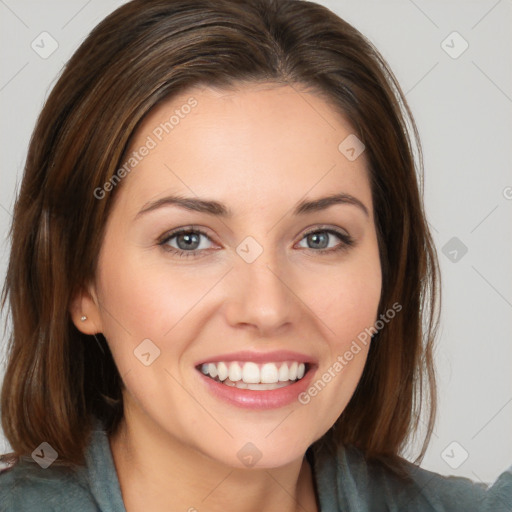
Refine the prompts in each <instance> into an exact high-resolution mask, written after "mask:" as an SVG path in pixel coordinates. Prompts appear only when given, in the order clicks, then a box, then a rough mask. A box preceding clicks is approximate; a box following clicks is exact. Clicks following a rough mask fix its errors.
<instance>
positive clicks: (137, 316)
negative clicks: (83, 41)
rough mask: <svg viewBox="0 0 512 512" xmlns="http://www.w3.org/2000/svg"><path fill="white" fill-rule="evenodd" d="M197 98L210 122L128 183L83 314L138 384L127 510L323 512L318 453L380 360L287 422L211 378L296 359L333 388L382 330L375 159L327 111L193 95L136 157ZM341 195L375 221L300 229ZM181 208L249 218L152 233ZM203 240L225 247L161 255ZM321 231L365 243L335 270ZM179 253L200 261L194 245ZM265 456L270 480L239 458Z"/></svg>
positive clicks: (166, 140) (318, 101)
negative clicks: (248, 361) (290, 356)
mask: <svg viewBox="0 0 512 512" xmlns="http://www.w3.org/2000/svg"><path fill="white" fill-rule="evenodd" d="M191 96H193V97H194V98H195V99H196V100H197V102H198V103H197V106H196V107H195V108H193V109H191V112H190V113H189V114H188V115H186V116H184V117H183V119H180V122H179V124H178V125H177V126H175V128H174V129H173V131H172V132H171V133H169V134H166V135H165V136H164V137H163V139H162V141H160V142H158V144H157V146H156V147H155V148H154V149H152V150H151V151H150V153H149V154H148V155H147V156H146V157H145V158H144V159H142V161H141V162H140V163H138V164H137V166H136V167H134V168H133V170H132V171H131V172H130V173H129V175H128V176H126V177H125V178H124V180H123V181H122V183H121V185H118V186H119V187H120V188H119V190H116V194H117V198H116V201H115V203H114V207H113V209H112V211H111V213H110V216H109V219H108V221H107V226H106V231H105V238H104V241H103V245H102V249H101V252H100V255H99V261H98V268H97V275H96V278H95V282H94V283H91V285H90V287H89V288H88V289H87V290H84V291H83V292H82V293H81V294H80V295H79V296H77V297H76V298H75V300H74V301H73V306H72V314H73V319H74V322H75V325H76V326H77V327H78V328H79V329H80V330H82V331H83V332H85V333H87V334H92V333H97V332H102V333H103V334H104V335H105V337H106V339H107V341H108V344H109V346H110V349H111V351H112V354H113V357H114V360H115V362H116V365H117V367H118V368H119V372H120V375H121V376H122V378H123V382H124V384H125V386H126V389H125V390H124V404H125V405H124V406H125V416H124V419H123V421H122V424H121V428H120V429H119V431H118V433H116V435H115V436H113V437H112V438H111V439H110V443H111V448H112V454H113V458H114V462H115V465H116V469H117V472H118V477H119V481H120V486H121V490H122V494H123V499H124V501H125V505H126V509H127V511H128V512H130V511H137V510H152V511H157V512H158V511H164V510H166V511H167V510H171V509H172V510H183V511H186V510H190V511H192V510H194V508H195V509H197V510H198V511H201V512H202V511H204V510H208V511H221V510H230V509H232V508H233V504H234V503H236V509H237V510H238V511H239V512H245V511H255V510H258V511H263V512H266V511H270V510H273V511H275V510H282V511H284V512H289V511H295V510H304V509H305V510H307V511H314V510H317V506H318V505H317V503H316V499H315V491H314V484H313V475H312V472H311V468H310V467H309V464H308V463H307V462H306V460H305V458H304V454H305V451H306V449H307V448H308V446H310V445H311V444H312V443H313V442H314V441H315V440H317V439H318V438H320V437H321V436H322V435H323V434H324V433H325V432H326V431H327V430H328V429H329V428H330V427H331V426H332V424H333V423H334V422H335V421H336V419H337V418H338V417H339V415H340V414H341V413H342V411H343V410H344V408H345V407H346V405H347V403H348V401H349V400H350V398H351V396H352V394H353V392H354V390H355V388H356V385H357V383H358V381H359V379H360V376H361V374H362V371H363V368H364V364H365V361H366V356H367V353H368V348H369V345H367V346H366V347H364V346H362V350H361V351H360V352H359V353H358V354H357V355H356V356H354V358H353V359H352V361H350V363H349V364H347V365H346V366H345V367H344V369H343V370H342V371H341V372H339V373H337V374H336V377H335V378H333V379H332V380H331V382H330V383H328V385H326V386H325V388H324V389H323V390H322V391H321V392H320V393H318V395H317V396H316V397H314V398H312V399H311V401H310V402H309V403H308V404H307V405H302V404H301V403H299V401H294V402H293V403H292V404H291V405H288V406H285V407H280V408H277V409H269V410H247V409H243V410H242V409H240V408H238V407H236V406H234V405H231V404H228V403H225V402H223V401H221V400H219V399H218V398H216V397H214V396H212V395H211V394H210V393H209V392H208V391H207V390H206V388H205V386H204V385H201V378H202V377H201V376H200V375H199V373H198V371H197V370H196V369H195V368H194V365H195V364H196V363H197V362H198V361H200V360H201V359H203V360H204V359H207V358H210V357H213V356H215V355H218V354H223V353H230V352H236V351H240V350H251V351H255V352H267V351H271V350H293V351H297V352H300V353H303V354H307V355H308V356H311V357H312V358H314V359H315V360H316V361H317V362H318V368H317V369H316V372H317V373H316V378H319V377H320V376H321V375H322V374H323V373H324V372H326V371H327V370H328V368H330V367H332V365H333V363H334V362H335V361H336V358H337V356H339V355H341V354H343V353H345V351H346V350H348V349H349V347H350V344H351V342H352V340H354V339H356V337H357V335H358V334H359V333H360V332H362V331H363V330H364V328H365V327H369V326H371V325H373V324H374V322H375V320H376V318H377V308H378V303H379V298H380V294H381V286H382V282H381V277H382V276H381V266H380V261H379V252H378V244H377V236H376V231H375V223H374V217H373V207H372V197H371V191H370V184H369V180H368V174H367V170H366V161H365V154H364V153H363V154H362V155H361V156H360V157H359V158H357V159H356V160H354V161H352V162H351V161H349V160H348V159H347V158H346V157H345V156H344V155H343V154H342V153H340V151H339V150H338V145H339V144H340V142H341V141H342V140H343V139H345V137H347V136H348V135H349V134H351V133H353V130H352V129H351V127H350V126H349V124H348V123H347V121H346V120H344V119H343V118H341V117H340V116H339V115H338V114H336V113H335V111H334V109H333V108H332V107H330V106H329V105H328V104H327V103H326V102H325V100H323V99H322V98H320V97H319V96H317V95H315V94H313V93H311V92H306V91H304V90H300V89H298V88H297V87H294V88H291V87H289V86H276V85H275V84H258V85H256V84H252V85H243V86H241V87H238V88H237V89H234V90H229V91H227V90H217V89H212V88H208V87H202V88H194V89H191V90H189V91H187V92H186V93H184V94H182V95H181V96H179V97H174V98H173V99H172V100H170V101H168V102H166V103H164V104H161V105H160V106H158V107H157V108H155V109H154V110H153V111H151V112H150V114H149V115H148V116H147V117H146V119H145V120H144V123H143V124H142V125H141V127H140V128H139V130H138V132H137V133H136V136H135V138H134V141H133V147H132V149H133V148H135V149H136V148H139V147H140V146H142V145H143V144H144V143H145V142H146V140H147V137H148V135H150V136H151V134H152V133H153V130H154V129H155V127H157V126H158V125H159V124H160V123H161V122H163V121H165V120H168V119H169V117H170V116H171V115H172V114H173V112H174V111H175V110H176V109H179V108H180V107H181V106H182V105H184V104H185V103H186V102H187V99H188V98H190V97H191ZM153 138H154V136H153ZM334 192H343V193H346V194H350V195H352V196H354V197H356V198H357V199H358V200H359V201H360V202H361V203H363V204H364V205H365V207H366V208H367V210H368V215H367V214H365V213H364V211H363V210H362V209H361V208H359V207H357V206H354V205H351V204H337V205H333V206H331V207H329V208H327V209H324V210H322V211H316V212H311V213H307V214H305V215H300V216H299V215H293V214H292V211H293V209H294V207H295V205H296V204H297V203H298V202H300V201H301V200H304V199H308V200H312V199H317V198H320V197H324V196H328V195H331V194H333V193H334ZM169 194H183V195H186V196H191V197H200V198H203V199H213V200H216V201H219V202H222V203H224V204H225V205H226V207H229V208H230V209H231V210H232V211H233V217H232V218H219V217H217V216H214V215H211V214H208V213H204V212H194V211H188V210H186V209H183V208H180V207H178V206H172V205H168V206H165V207H162V208H159V209H155V210H153V211H151V212H148V213H145V214H143V215H141V216H140V217H138V218H137V219H135V217H136V215H137V213H138V212H139V211H140V210H141V209H143V208H144V207H145V206H146V205H147V204H148V203H149V202H151V201H154V200H157V199H160V198H162V197H165V196H167V195H169ZM190 225H194V226H196V227H199V228H200V229H202V230H204V231H206V232H207V235H208V237H204V236H201V238H200V239H201V245H200V246H199V249H197V251H198V254H200V255H199V256H198V257H188V258H184V257H180V256H177V255H174V254H172V253H170V252H168V251H166V250H165V249H164V247H163V246H161V245H159V244H158V240H159V239H160V238H161V237H162V235H163V234H165V233H166V232H169V231H170V230H172V229H175V228H180V227H189V226H190ZM312 228H315V229H316V228H318V229H316V231H319V232H321V233H320V234H322V233H323V234H324V236H328V237H329V238H328V248H330V249H332V248H334V247H336V246H340V244H343V241H342V240H341V239H339V238H338V237H337V236H336V235H325V231H322V228H323V229H325V228H331V229H338V230H339V231H341V232H342V233H348V234H349V235H350V236H351V237H352V238H353V239H354V245H352V246H350V247H345V248H344V250H340V251H336V252H330V253H326V254H321V253H319V252H318V251H319V249H318V248H317V247H318V246H315V244H314V241H313V242H312V241H311V240H310V239H308V237H306V236H305V234H306V233H307V232H308V231H309V230H310V229H312ZM247 236H252V237H253V238H254V239H255V240H256V241H257V242H258V243H259V244H260V246H261V247H262V248H263V252H262V254H261V255H260V256H259V257H258V258H257V259H256V260H255V261H254V262H252V263H247V262H246V261H245V260H244V259H242V258H241V257H240V256H239V255H238V254H237V252H236V248H237V246H238V245H239V244H240V243H241V242H242V241H243V240H244V239H245V238H246V237H247ZM169 245H170V246H171V247H174V248H181V249H182V250H184V249H183V247H185V248H186V244H185V243H184V242H183V241H181V244H180V245H178V240H177V238H176V237H174V238H173V239H171V240H169V241H168V242H167V246H169ZM195 247H197V246H195ZM82 315H86V316H87V320H86V321H85V322H83V321H80V317H81V316H82ZM147 338H149V339H150V340H151V341H152V343H154V344H155V345H156V346H157V347H158V348H159V350H160V356H159V357H158V358H157V359H155V360H154V362H153V363H152V364H150V365H149V366H145V365H144V364H142V363H141V362H140V361H139V360H138V359H137V358H136V357H135V356H134V350H135V349H136V347H137V346H138V345H139V344H140V343H141V341H142V340H144V339H147ZM316 378H315V380H316ZM248 442H251V443H253V444H254V445H255V446H256V447H257V448H258V450H259V451H260V452H261V454H262V457H261V459H260V460H259V461H258V463H257V464H256V465H255V466H254V467H252V468H248V467H246V466H244V464H243V463H242V462H241V461H240V460H239V458H238V457H237V453H238V451H239V450H240V449H241V448H242V447H243V446H244V445H245V444H246V443H248Z"/></svg>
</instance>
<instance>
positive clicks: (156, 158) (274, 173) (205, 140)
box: [123, 84, 371, 212]
mask: <svg viewBox="0 0 512 512" xmlns="http://www.w3.org/2000/svg"><path fill="white" fill-rule="evenodd" d="M349 136H353V129H352V128H351V126H350V124H349V123H348V122H347V120H346V119H345V118H343V117H342V116H341V115H339V114H338V113H337V112H336V111H335V109H334V108H333V107H332V105H330V104H328V103H327V102H326V101H325V100H324V99H322V98H321V97H320V96H318V95H316V94H314V93H312V92H306V91H305V90H304V89H303V88H302V89H301V88H299V87H298V86H293V87H292V86H288V85H285V86H276V85H275V84H258V85H254V84H253V85H244V86H240V87H237V88H236V89H229V90H226V89H217V88H212V87H196V88H191V89H189V90H188V91H186V92H184V93H182V94H180V95H179V96H175V97H173V98H172V99H169V100H167V101H165V102H163V103H161V104H159V105H158V106H156V107H155V108H154V109H153V110H152V111H151V112H150V113H149V114H148V115H147V116H146V118H145V119H144V121H143V123H142V124H141V125H140V127H139V128H138V130H137V132H136V133H135V136H134V138H133V140H132V144H131V148H130V150H129V151H128V153H127V155H126V158H125V160H126V161H128V160H129V158H130V155H133V153H134V152H135V153H138V154H139V159H138V160H137V161H135V160H132V164H134V165H133V167H132V170H131V171H130V172H129V175H128V176H127V178H125V180H124V181H125V182H124V183H123V188H125V191H124V192H123V194H124V195H125V199H127V198H129V199H130V202H131V203H133V204H138V205H140V204H141V203H143V202H145V201H147V200H149V199H155V198H157V197H158V196H159V195H165V194H166V193H184V194H186V195H188V196H190V195H199V196H208V197H211V198H215V199H218V200H220V201H223V202H226V203H227V204H230V205H233V207H232V209H233V211H235V212H236V211H237V207H238V208H239V209H240V210H243V209H244V208H245V207H247V205H248V204H252V205H255V204H259V205H260V206H261V207H265V206H268V204H269V203H272V202H275V201H276V200H277V201H282V198H283V197H284V196H286V197H290V198H293V199H295V200H296V201H298V200H300V199H301V198H303V197H305V196H308V197H313V196H315V195H319V194H325V193H335V192H340V191H341V192H345V193H352V194H354V195H356V194H357V195H358V197H359V198H360V199H361V200H363V201H365V202H366V204H367V205H368V207H369V209H371V194H370V188H369V182H368V173H367V169H366V160H365V154H364V152H363V153H362V154H361V155H360V157H358V158H357V159H355V160H353V161H352V160H349V159H348V158H347V157H346V156H345V154H344V153H343V152H341V151H340V149H339V146H340V143H342V141H344V140H346V139H347V137H349ZM144 147H146V148H148V149H146V150H144ZM142 153H144V155H145V156H143V157H140V155H141V154H142ZM132 158H133V157H132Z"/></svg>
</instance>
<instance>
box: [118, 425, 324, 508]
mask: <svg viewBox="0 0 512 512" xmlns="http://www.w3.org/2000/svg"><path fill="white" fill-rule="evenodd" d="M110 446H111V450H112V456H113V459H114V464H115V466H116V471H117V475H118V479H119V484H120V487H121V492H122V496H123V501H124V503H125V508H126V512H136V511H139V510H151V511H154V512H160V511H162V512H163V511H164V510H165V511H168V510H183V511H187V512H201V511H202V510H208V511H225V510H231V509H233V508H235V507H234V504H236V510H237V511H238V512H253V511H258V512H271V511H275V510H279V511H282V512H297V511H299V510H300V511H301V512H316V511H317V510H318V507H317V502H316V498H315V491H314V484H313V474H312V470H311V467H310V466H309V463H308V462H307V460H306V458H305V457H303V458H301V459H300V460H296V461H293V462H291V463H289V464H287V465H286V466H282V467H279V468H267V469H256V468H253V469H245V468H243V469H240V468H233V467H230V466H227V465H225V464H222V463H221V462H219V461H216V460H213V459H211V458H210V457H208V456H207V455H205V454H203V453H200V452H198V451H197V450H195V449H194V448H193V447H191V446H187V445H185V444H184V443H182V442H181V441H180V440H178V439H176V438H174V437H172V436H170V435H169V434H168V433H167V432H163V431H162V430H161V429H159V428H158V427H156V426H155V425H154V424H151V423H145V422H143V421H140V420H139V419H136V418H132V417H130V416H129V415H125V418H123V420H122V422H121V424H120V426H119V429H118V430H117V432H116V433H115V434H114V435H113V436H112V437H111V439H110Z"/></svg>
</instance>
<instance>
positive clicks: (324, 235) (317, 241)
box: [300, 229, 354, 254]
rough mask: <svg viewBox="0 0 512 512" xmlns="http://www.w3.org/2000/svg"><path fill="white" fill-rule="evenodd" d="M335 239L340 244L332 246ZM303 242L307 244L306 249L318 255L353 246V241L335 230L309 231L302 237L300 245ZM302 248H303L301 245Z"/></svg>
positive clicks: (345, 234) (348, 236)
mask: <svg viewBox="0 0 512 512" xmlns="http://www.w3.org/2000/svg"><path fill="white" fill-rule="evenodd" d="M336 238H337V239H338V240H340V241H341V242H338V244H336V243H334V244H333V242H335V239H336ZM303 241H305V242H306V244H307V246H306V249H311V250H313V251H314V252H316V253H320V254H323V253H332V252H337V251H341V250H345V249H348V248H349V247H350V246H352V245H353V244H354V240H353V238H352V237H351V236H350V235H349V234H347V233H343V232H341V231H338V230H336V229H316V230H314V231H309V232H308V233H306V234H305V235H304V237H303V238H302V240H301V242H300V243H302V242H303ZM302 247H304V246H303V245H302Z"/></svg>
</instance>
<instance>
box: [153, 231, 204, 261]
mask: <svg viewBox="0 0 512 512" xmlns="http://www.w3.org/2000/svg"><path fill="white" fill-rule="evenodd" d="M204 239H206V240H207V241H209V242H211V239H210V237H209V236H208V235H207V234H206V233H205V232H204V231H202V230H200V229H197V228H192V227H189V228H180V229H176V230H175V231H171V232H170V233H166V234H165V235H164V236H163V238H161V239H160V240H159V242H158V245H160V246H162V247H163V249H164V250H165V251H168V252H171V253H173V254H176V255H178V256H183V257H190V256H199V254H198V253H199V252H202V251H203V250H206V249H210V248H211V247H208V242H206V243H205V242H204ZM205 245H206V247H205Z"/></svg>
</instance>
